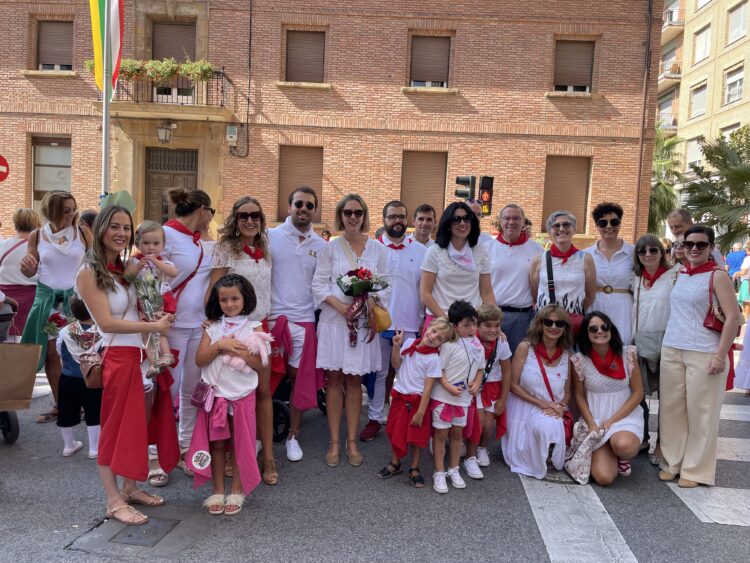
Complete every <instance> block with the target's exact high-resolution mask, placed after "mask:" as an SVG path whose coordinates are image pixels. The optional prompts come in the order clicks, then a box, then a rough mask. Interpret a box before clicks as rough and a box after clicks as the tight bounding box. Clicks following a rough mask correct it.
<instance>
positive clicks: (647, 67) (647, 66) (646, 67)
mask: <svg viewBox="0 0 750 563" xmlns="http://www.w3.org/2000/svg"><path fill="white" fill-rule="evenodd" d="M653 23H654V0H648V25H647V26H646V28H647V32H646V55H645V60H644V63H643V92H642V100H641V135H640V139H639V141H638V169H637V172H636V173H637V174H638V176H637V180H636V189H635V204H636V208H637V207H638V204H639V203H640V201H641V188H642V186H641V184H642V182H643V174H641V171H642V170H641V169H642V168H643V146H644V144H645V137H646V115H647V111H646V109H647V108H646V101H647V98H648V81H649V78H650V76H651V29H652V27H653ZM635 225H636V234H638V214H637V213H636V222H635ZM646 227H648V221H647V222H646Z"/></svg>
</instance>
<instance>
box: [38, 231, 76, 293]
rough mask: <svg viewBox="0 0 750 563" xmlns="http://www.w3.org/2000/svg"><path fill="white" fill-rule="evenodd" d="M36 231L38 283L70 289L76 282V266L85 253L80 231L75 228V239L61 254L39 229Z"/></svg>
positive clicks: (54, 287)
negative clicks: (68, 248) (65, 251)
mask: <svg viewBox="0 0 750 563" xmlns="http://www.w3.org/2000/svg"><path fill="white" fill-rule="evenodd" d="M37 233H38V237H39V238H38V241H39V242H38V244H37V252H38V254H39V269H38V271H37V274H38V276H39V283H42V284H44V285H46V286H47V287H49V288H52V289H70V288H71V287H73V286H75V284H76V275H77V274H78V268H79V267H80V265H81V263H82V262H83V256H84V254H86V245H85V244H84V242H83V241H82V240H81V231H80V229H78V228H77V227H76V228H75V239H73V242H72V243H71V247H70V250H69V252H68V253H67V254H63V253H62V252H60V251H59V250H57V249H56V248H55V245H54V244H52V243H51V242H49V241H48V240H46V239H45V237H44V236H43V235H42V231H41V229H40V230H39V231H37Z"/></svg>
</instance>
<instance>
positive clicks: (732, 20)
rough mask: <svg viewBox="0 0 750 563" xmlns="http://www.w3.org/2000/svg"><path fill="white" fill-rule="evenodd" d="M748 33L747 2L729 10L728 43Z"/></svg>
mask: <svg viewBox="0 0 750 563" xmlns="http://www.w3.org/2000/svg"><path fill="white" fill-rule="evenodd" d="M746 34H747V2H743V3H742V4H739V5H738V6H735V7H734V8H732V9H731V10H729V13H728V18H727V43H734V42H735V41H737V40H738V39H740V38H742V37H744V36H745V35H746Z"/></svg>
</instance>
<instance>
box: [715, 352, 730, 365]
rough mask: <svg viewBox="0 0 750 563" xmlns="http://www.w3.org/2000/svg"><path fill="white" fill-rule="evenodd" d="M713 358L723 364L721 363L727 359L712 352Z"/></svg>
mask: <svg viewBox="0 0 750 563" xmlns="http://www.w3.org/2000/svg"><path fill="white" fill-rule="evenodd" d="M714 359H715V360H716V361H717V362H721V363H722V364H723V363H725V362H726V361H727V359H726V358H720V357H719V356H717V355H716V354H714Z"/></svg>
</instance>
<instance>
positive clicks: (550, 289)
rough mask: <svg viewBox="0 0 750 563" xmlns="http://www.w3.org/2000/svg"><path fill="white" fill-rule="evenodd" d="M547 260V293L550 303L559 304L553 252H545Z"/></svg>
mask: <svg viewBox="0 0 750 563" xmlns="http://www.w3.org/2000/svg"><path fill="white" fill-rule="evenodd" d="M545 255H546V259H547V293H548V294H549V302H550V304H551V303H557V297H556V296H555V278H554V275H553V274H552V252H551V251H549V250H548V251H547V252H545Z"/></svg>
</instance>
